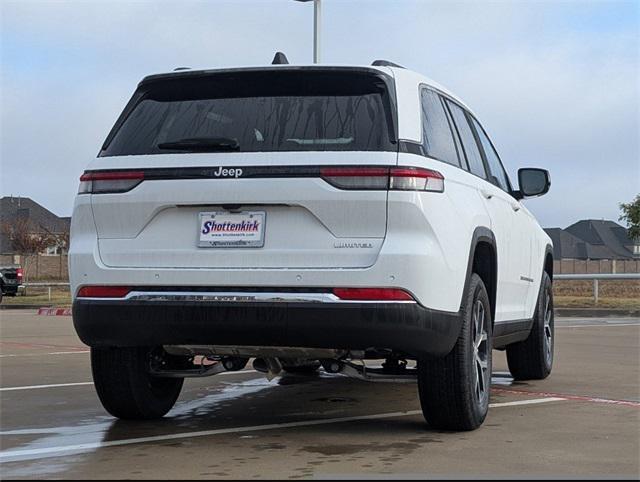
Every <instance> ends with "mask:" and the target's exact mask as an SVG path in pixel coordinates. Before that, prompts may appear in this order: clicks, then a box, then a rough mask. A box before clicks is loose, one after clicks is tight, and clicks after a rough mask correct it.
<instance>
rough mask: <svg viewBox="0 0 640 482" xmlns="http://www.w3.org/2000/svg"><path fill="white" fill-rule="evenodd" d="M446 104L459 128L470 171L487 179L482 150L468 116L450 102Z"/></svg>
mask: <svg viewBox="0 0 640 482" xmlns="http://www.w3.org/2000/svg"><path fill="white" fill-rule="evenodd" d="M446 102H447V105H448V106H449V110H450V111H451V115H452V116H453V120H454V122H455V124H456V127H457V128H458V134H460V140H461V141H462V147H463V148H464V153H465V155H466V156H467V162H468V163H469V170H470V171H471V172H472V173H473V174H475V175H476V176H480V177H481V178H483V179H486V178H487V173H486V171H485V169H484V163H483V161H482V155H481V154H480V149H478V143H477V142H476V138H475V136H474V135H473V131H472V130H471V126H470V125H469V122H468V121H467V116H466V115H465V113H464V111H463V110H462V108H460V107H459V106H457V105H456V104H454V103H453V102H450V101H449V100H447V101H446Z"/></svg>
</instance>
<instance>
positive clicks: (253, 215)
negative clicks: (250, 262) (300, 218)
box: [198, 211, 267, 248]
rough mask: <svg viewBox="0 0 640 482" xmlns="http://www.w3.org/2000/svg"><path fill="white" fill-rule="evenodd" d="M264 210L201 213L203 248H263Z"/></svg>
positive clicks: (201, 243)
mask: <svg viewBox="0 0 640 482" xmlns="http://www.w3.org/2000/svg"><path fill="white" fill-rule="evenodd" d="M266 217H267V213H265V212H264V211H243V212H240V213H230V212H226V211H225V212H211V213H200V216H199V221H200V222H199V224H198V246H199V247H201V248H261V247H263V246H264V224H265V219H266Z"/></svg>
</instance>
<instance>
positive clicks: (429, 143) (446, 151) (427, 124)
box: [422, 89, 460, 167]
mask: <svg viewBox="0 0 640 482" xmlns="http://www.w3.org/2000/svg"><path fill="white" fill-rule="evenodd" d="M422 138H423V140H422V143H423V145H424V150H425V152H426V153H427V155H428V156H430V157H434V158H436V159H438V160H440V161H444V162H447V163H449V164H453V165H454V166H458V167H460V160H459V159H458V153H457V151H456V146H455V144H454V143H453V135H452V132H451V127H450V126H449V121H448V120H447V116H446V113H445V110H444V106H443V105H442V102H440V98H439V97H438V94H436V93H435V92H433V91H431V90H428V89H422Z"/></svg>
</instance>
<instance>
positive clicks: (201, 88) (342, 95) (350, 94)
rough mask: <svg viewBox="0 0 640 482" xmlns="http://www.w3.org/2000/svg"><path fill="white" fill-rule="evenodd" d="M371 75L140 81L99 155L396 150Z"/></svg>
mask: <svg viewBox="0 0 640 482" xmlns="http://www.w3.org/2000/svg"><path fill="white" fill-rule="evenodd" d="M385 77H386V76H385V75H384V74H377V73H376V72H373V71H355V70H335V71H309V70H306V71H305V70H291V71H287V70H283V71H277V70H276V71H273V70H271V71H243V72H231V73H213V74H206V75H190V76H189V75H185V76H174V77H173V78H171V77H164V78H157V79H156V80H151V81H147V82H143V83H142V84H141V86H140V87H139V88H138V90H137V91H136V93H135V94H134V96H133V98H132V99H131V101H130V102H129V104H128V105H127V107H126V108H125V111H124V112H123V114H122V115H121V117H120V119H118V122H117V123H116V125H115V126H114V128H113V130H112V132H111V133H110V134H109V137H108V138H107V140H106V141H105V144H104V145H103V148H102V150H101V152H100V156H126V155H134V154H167V153H188V152H219V151H240V152H273V151H391V150H396V146H395V143H394V138H395V134H394V115H395V114H394V107H393V105H394V96H393V95H392V94H390V87H389V86H388V84H389V81H388V80H387V79H385Z"/></svg>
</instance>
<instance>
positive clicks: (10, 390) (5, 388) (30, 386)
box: [0, 352, 258, 392]
mask: <svg viewBox="0 0 640 482" xmlns="http://www.w3.org/2000/svg"><path fill="white" fill-rule="evenodd" d="M72 353H79V352H72ZM240 373H258V372H257V371H256V370H240V371H235V372H222V373H218V374H217V375H216V376H220V375H238V374H240ZM82 385H93V382H74V383H53V384H50V385H27V386H22V387H4V388H0V392H13V391H16V390H38V389H41V388H60V387H75V386H82Z"/></svg>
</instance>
